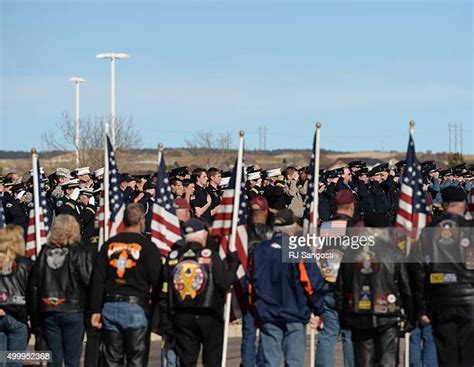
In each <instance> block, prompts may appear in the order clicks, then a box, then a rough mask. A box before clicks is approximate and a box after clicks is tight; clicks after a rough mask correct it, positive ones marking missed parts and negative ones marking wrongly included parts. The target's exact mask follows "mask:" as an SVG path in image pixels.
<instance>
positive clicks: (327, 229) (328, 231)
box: [319, 219, 347, 237]
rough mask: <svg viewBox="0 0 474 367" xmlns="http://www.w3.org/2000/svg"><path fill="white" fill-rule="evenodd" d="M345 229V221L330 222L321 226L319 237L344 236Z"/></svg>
mask: <svg viewBox="0 0 474 367" xmlns="http://www.w3.org/2000/svg"><path fill="white" fill-rule="evenodd" d="M346 229H347V220H342V219H341V220H330V221H327V222H323V223H322V224H321V231H320V234H319V235H320V236H321V237H323V236H327V237H338V236H344V235H345V234H346Z"/></svg>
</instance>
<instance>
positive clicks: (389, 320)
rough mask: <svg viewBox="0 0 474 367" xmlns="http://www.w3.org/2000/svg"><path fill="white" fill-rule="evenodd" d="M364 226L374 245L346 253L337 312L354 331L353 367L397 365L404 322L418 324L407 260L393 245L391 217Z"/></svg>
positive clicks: (376, 218) (368, 221)
mask: <svg viewBox="0 0 474 367" xmlns="http://www.w3.org/2000/svg"><path fill="white" fill-rule="evenodd" d="M364 224H365V227H366V228H364V230H363V232H362V236H360V237H359V238H360V239H362V238H366V240H367V239H368V241H372V242H364V245H362V244H363V243H362V242H360V243H357V245H358V246H353V244H352V243H351V246H350V247H348V248H347V250H346V251H345V252H344V257H343V260H342V263H341V267H340V269H339V274H338V277H337V283H336V290H335V300H336V308H337V309H339V310H340V319H341V324H342V325H344V327H345V328H348V329H350V330H351V332H352V344H353V348H354V362H355V366H386V367H395V366H397V365H398V342H399V333H400V321H401V318H402V317H404V319H405V329H404V330H405V331H410V330H411V329H412V325H413V323H414V312H413V306H412V293H411V289H410V280H409V276H408V270H407V264H406V258H405V256H404V255H403V253H402V252H401V250H400V249H399V248H398V247H397V246H396V245H395V244H393V243H391V242H390V235H389V232H388V229H387V227H388V226H389V225H390V223H389V221H388V218H386V217H384V216H380V215H377V214H374V213H370V214H367V215H366V216H365V218H364ZM371 243H372V245H371ZM402 310H403V311H402ZM403 315H404V316H403Z"/></svg>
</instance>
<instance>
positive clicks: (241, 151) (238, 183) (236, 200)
mask: <svg viewBox="0 0 474 367" xmlns="http://www.w3.org/2000/svg"><path fill="white" fill-rule="evenodd" d="M243 157H244V132H243V131H240V133H239V153H238V155H237V168H236V175H235V176H236V177H235V191H234V204H233V207H232V229H231V232H230V239H229V251H230V252H233V251H235V239H236V236H237V223H238V220H239V204H240V203H239V201H240V189H241V182H242V161H243ZM231 303H232V291H231V290H229V291H228V292H227V294H226V300H225V307H224V340H223V348H222V363H221V367H226V361H227V339H228V337H229V322H230V309H231Z"/></svg>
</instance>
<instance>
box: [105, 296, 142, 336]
mask: <svg viewBox="0 0 474 367" xmlns="http://www.w3.org/2000/svg"><path fill="white" fill-rule="evenodd" d="M102 323H103V324H104V328H105V329H107V330H109V331H119V332H124V331H129V330H135V329H141V328H146V327H148V317H147V315H146V314H145V310H144V309H143V307H142V306H140V305H137V304H133V303H128V302H106V303H105V304H104V307H103V308H102Z"/></svg>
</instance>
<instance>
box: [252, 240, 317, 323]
mask: <svg viewBox="0 0 474 367" xmlns="http://www.w3.org/2000/svg"><path fill="white" fill-rule="evenodd" d="M246 276H247V282H246V284H248V293H249V297H250V303H251V304H252V305H253V307H254V310H255V312H256V315H255V316H256V318H257V320H258V321H259V322H260V323H267V322H271V323H289V322H303V323H307V322H308V320H309V318H310V316H311V312H313V313H314V314H317V315H319V314H321V313H322V309H323V292H322V289H323V286H324V280H323V278H322V276H321V273H320V272H319V268H318V266H317V264H316V263H315V262H312V263H299V264H296V263H288V262H283V261H282V236H281V234H280V233H275V234H274V235H273V238H272V239H271V240H266V241H262V242H261V243H260V244H258V245H257V246H256V247H255V250H254V252H253V254H252V256H251V257H250V259H249V266H248V268H247V275H246Z"/></svg>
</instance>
